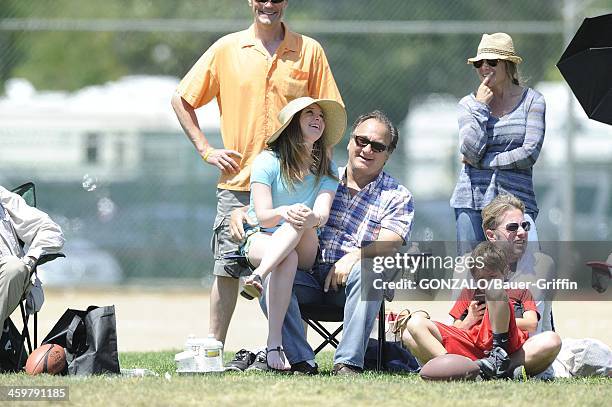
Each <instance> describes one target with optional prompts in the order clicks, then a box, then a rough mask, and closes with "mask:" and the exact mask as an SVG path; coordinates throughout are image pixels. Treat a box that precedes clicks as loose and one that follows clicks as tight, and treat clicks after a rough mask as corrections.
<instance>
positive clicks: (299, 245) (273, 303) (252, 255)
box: [249, 226, 318, 369]
mask: <svg viewBox="0 0 612 407" xmlns="http://www.w3.org/2000/svg"><path fill="white" fill-rule="evenodd" d="M281 228H282V227H281ZM281 228H279V229H278V230H280V229H281ZM290 228H291V229H293V230H295V229H294V228H293V227H292V226H290ZM287 229H288V228H287ZM278 230H277V232H278ZM297 232H299V233H296V234H295V235H296V236H298V237H300V239H299V240H298V241H297V242H296V243H295V245H294V248H292V249H289V250H285V249H284V248H281V247H280V246H282V245H283V244H284V245H286V244H287V243H286V242H285V243H282V244H281V243H279V242H278V236H277V233H276V232H275V233H274V234H272V235H266V234H263V233H260V234H257V235H255V236H254V237H253V239H254V240H253V241H252V242H251V246H250V248H249V261H251V263H253V264H255V265H259V266H258V268H257V270H256V272H258V271H259V270H261V269H262V264H264V263H266V262H268V263H271V262H270V261H269V260H268V259H269V258H270V257H273V258H275V259H278V258H279V256H278V253H279V252H281V253H282V252H286V254H285V256H284V258H281V259H280V262H279V263H278V264H277V265H275V266H274V267H273V268H272V269H270V270H269V271H268V272H267V274H269V277H268V284H267V290H268V293H267V295H266V301H267V304H266V305H267V309H268V341H267V347H268V350H272V349H277V348H278V347H279V346H282V327H283V321H284V319H285V314H286V313H287V308H288V306H289V302H290V300H291V291H292V289H293V280H294V278H295V273H296V272H297V268H298V265H299V266H300V267H308V268H310V267H311V266H312V264H313V263H314V260H315V257H316V251H317V244H318V239H317V236H316V233H315V231H314V229H309V230H305V231H304V230H299V231H297ZM281 236H283V234H281ZM285 247H286V246H285ZM274 261H276V260H274ZM267 359H268V364H269V366H270V367H272V368H274V369H288V368H290V366H289V364H288V361H287V359H286V358H285V355H284V354H282V353H281V352H277V351H271V352H269V353H268V355H267Z"/></svg>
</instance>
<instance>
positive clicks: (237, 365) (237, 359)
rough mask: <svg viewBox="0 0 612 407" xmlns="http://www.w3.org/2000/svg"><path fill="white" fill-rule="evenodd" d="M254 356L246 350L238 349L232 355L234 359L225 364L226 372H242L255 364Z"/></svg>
mask: <svg viewBox="0 0 612 407" xmlns="http://www.w3.org/2000/svg"><path fill="white" fill-rule="evenodd" d="M255 356H256V355H255V354H254V353H253V352H250V351H248V350H246V349H240V350H239V351H238V352H236V355H234V359H232V360H231V361H229V362H227V364H226V365H225V370H226V371H234V372H242V371H244V370H245V369H246V368H247V367H249V366H251V365H252V364H253V362H255Z"/></svg>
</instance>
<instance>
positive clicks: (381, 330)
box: [299, 299, 385, 371]
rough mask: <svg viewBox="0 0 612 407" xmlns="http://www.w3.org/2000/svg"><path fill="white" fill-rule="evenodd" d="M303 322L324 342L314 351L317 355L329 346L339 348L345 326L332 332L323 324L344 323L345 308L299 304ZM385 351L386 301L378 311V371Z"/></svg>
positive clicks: (380, 368)
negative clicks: (340, 335) (339, 337)
mask: <svg viewBox="0 0 612 407" xmlns="http://www.w3.org/2000/svg"><path fill="white" fill-rule="evenodd" d="M299 306H300V312H301V314H302V320H304V322H306V323H307V324H308V326H310V327H311V328H312V329H313V330H314V331H315V332H316V333H318V334H319V335H320V336H321V337H322V338H323V342H321V344H320V345H319V346H318V347H317V348H316V349H315V350H314V353H315V355H316V354H317V353H319V352H320V351H321V350H322V349H323V348H325V346H327V345H328V344H329V345H331V346H333V347H334V348H338V344H339V342H338V339H336V337H337V336H338V335H339V334H340V332H342V329H343V328H344V325H342V324H340V326H339V327H338V328H336V329H335V330H334V331H333V332H330V331H329V330H328V329H327V328H325V326H323V324H321V322H342V321H343V320H344V307H340V306H337V305H318V304H299ZM384 350H385V300H384V299H383V301H382V302H381V304H380V309H379V311H378V348H377V353H376V354H377V357H376V370H378V371H380V370H382V366H383V360H384Z"/></svg>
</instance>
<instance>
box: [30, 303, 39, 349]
mask: <svg viewBox="0 0 612 407" xmlns="http://www.w3.org/2000/svg"><path fill="white" fill-rule="evenodd" d="M28 337H29V335H28ZM37 347H38V312H35V313H34V349H36V348H37Z"/></svg>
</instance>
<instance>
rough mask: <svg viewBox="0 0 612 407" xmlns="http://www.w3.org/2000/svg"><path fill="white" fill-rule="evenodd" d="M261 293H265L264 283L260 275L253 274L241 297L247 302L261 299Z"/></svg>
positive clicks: (245, 283) (245, 284) (241, 292)
mask: <svg viewBox="0 0 612 407" xmlns="http://www.w3.org/2000/svg"><path fill="white" fill-rule="evenodd" d="M261 293H263V282H262V281H261V276H260V275H259V274H251V276H249V277H248V278H247V280H246V281H245V282H244V286H243V287H242V291H240V295H242V296H243V297H244V298H246V299H247V300H252V299H253V298H259V297H261Z"/></svg>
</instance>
